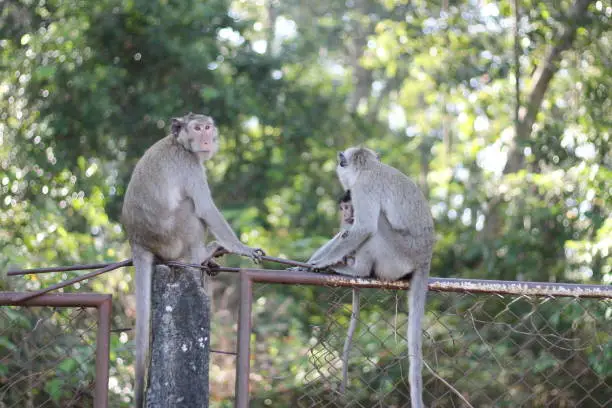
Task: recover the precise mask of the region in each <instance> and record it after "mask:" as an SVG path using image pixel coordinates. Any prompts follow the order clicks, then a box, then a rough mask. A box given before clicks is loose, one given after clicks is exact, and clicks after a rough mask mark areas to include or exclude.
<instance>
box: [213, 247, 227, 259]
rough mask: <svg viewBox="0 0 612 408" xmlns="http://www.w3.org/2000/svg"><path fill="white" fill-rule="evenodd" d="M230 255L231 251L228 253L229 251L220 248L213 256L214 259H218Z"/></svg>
mask: <svg viewBox="0 0 612 408" xmlns="http://www.w3.org/2000/svg"><path fill="white" fill-rule="evenodd" d="M229 253H230V251H228V250H227V249H225V248H223V247H219V248H217V250H216V251H215V253H214V254H213V258H218V257H220V256H223V255H227V254H229Z"/></svg>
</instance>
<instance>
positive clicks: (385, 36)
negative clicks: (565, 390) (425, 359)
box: [0, 0, 612, 406]
mask: <svg viewBox="0 0 612 408" xmlns="http://www.w3.org/2000/svg"><path fill="white" fill-rule="evenodd" d="M611 18H612V5H611V4H610V2H609V1H600V0H598V1H588V0H575V1H566V0H554V1H552V0H542V1H529V0H514V1H505V0H500V1H487V0H468V1H452V0H443V1H424V0H413V1H405V0H346V1H321V0H309V1H297V0H283V1H280V0H257V1H243V0H235V1H230V0H208V1H198V0H176V1H167V0H153V1H151V0H97V1H87V0H62V1H59V0H4V1H2V3H1V4H0V117H1V120H0V269H2V270H6V269H7V268H8V266H9V265H19V266H20V267H24V268H25V267H36V266H51V265H69V264H74V263H93V262H99V261H113V260H121V259H125V258H128V257H129V248H128V246H127V243H126V240H125V235H124V233H123V230H122V228H121V226H120V225H119V223H118V215H119V211H120V208H121V204H122V199H123V195H124V193H125V188H126V186H127V182H128V180H129V177H130V174H131V171H132V169H133V167H134V165H135V163H136V161H137V159H138V158H139V157H140V156H141V155H142V153H143V152H144V151H145V150H146V149H147V148H148V147H149V146H150V145H152V144H153V143H154V142H155V141H157V140H159V139H160V138H162V137H164V136H165V135H166V134H167V133H168V129H169V120H170V118H171V117H173V116H179V115H182V114H185V113H187V112H189V111H192V112H198V113H205V114H208V115H211V116H212V117H213V118H214V119H215V121H216V122H217V124H218V125H219V127H220V133H221V137H222V139H221V146H222V147H221V150H220V152H219V154H218V155H217V156H216V157H215V158H214V159H213V160H212V161H211V162H208V163H207V164H206V167H207V169H208V176H209V181H210V183H211V186H212V189H213V196H214V198H215V201H216V203H217V204H218V205H219V206H220V208H221V209H222V210H223V213H224V215H225V216H226V217H227V219H228V220H229V221H230V223H231V225H232V226H233V227H234V229H235V231H237V232H238V233H239V236H240V237H241V239H242V240H243V241H244V242H245V243H247V244H248V245H251V246H258V247H262V248H264V249H265V250H266V251H267V253H268V254H269V255H273V256H283V257H289V258H292V259H296V260H304V259H307V257H308V256H309V255H310V254H311V253H312V251H313V250H314V249H316V248H317V247H318V245H320V244H322V243H323V242H324V241H325V240H326V239H327V238H328V237H330V236H331V234H333V233H334V232H335V231H336V229H337V223H338V221H337V205H336V200H337V198H338V196H339V195H340V194H341V192H342V191H341V186H340V184H339V182H338V181H337V179H336V176H335V163H336V152H337V151H338V150H342V149H344V148H346V147H348V146H350V145H356V144H362V145H365V146H368V147H370V148H373V149H375V150H377V151H378V152H379V153H380V155H381V158H382V161H384V162H385V163H387V164H390V165H392V166H395V167H397V168H398V169H400V170H401V171H403V172H404V173H406V174H408V175H409V176H411V177H412V178H413V179H414V180H415V181H417V182H418V183H419V185H420V186H421V187H422V189H423V191H424V192H425V194H426V196H427V198H428V200H429V202H430V204H431V209H432V212H433V214H434V219H435V222H436V231H437V238H438V242H437V246H436V248H435V254H434V260H433V266H432V271H431V274H432V276H439V277H463V278H486V279H508V280H515V279H516V280H533V281H554V282H578V283H596V284H609V283H611V282H612V258H611V257H610V251H611V250H612V218H611V216H610V214H611V212H612V200H611V196H612V168H611V166H612V155H611V152H610V150H611V147H612V143H611V140H610V138H611V135H610V125H611V122H612V113H611V112H612V103H611V101H610V90H611V88H612V76H611V75H610V72H612V61H611V59H610V56H611V55H612V52H611V51H612V31H611ZM223 262H224V263H225V264H227V265H232V266H236V265H240V264H242V265H248V264H249V262H248V261H244V260H241V259H239V258H235V257H226V258H225V259H224V260H223ZM269 266H271V267H273V266H274V265H269ZM131 273H132V269H131V268H129V269H123V270H119V271H114V272H112V273H110V274H107V275H104V276H102V277H100V278H97V279H95V280H92V281H89V282H87V283H86V284H85V285H76V286H75V287H73V288H70V289H66V291H97V292H107V293H113V295H114V306H113V307H114V309H113V328H114V329H121V328H129V327H131V326H132V325H133V318H134V310H133V306H134V305H133V298H132V296H131V292H132V289H133V287H132V279H131ZM73 274H74V273H72V274H61V273H55V274H46V275H39V276H29V277H26V278H23V277H19V278H12V279H6V278H3V279H2V281H1V282H0V289H1V290H5V291H6V290H26V289H27V290H32V289H36V288H39V287H44V286H48V285H50V284H52V283H54V282H57V281H59V280H62V279H65V278H66V277H69V276H73ZM236 289H237V286H236V278H235V277H234V276H221V277H219V278H217V279H216V280H215V297H214V301H215V305H214V316H215V322H214V326H213V339H212V347H213V348H216V349H221V350H232V349H233V347H234V345H235V338H234V331H233V330H234V329H235V323H236V305H237V291H236ZM313 290H314V289H312V288H308V287H304V288H300V289H299V290H294V289H292V288H289V287H276V288H275V291H274V292H270V293H268V295H266V296H274V299H275V302H279V303H281V304H285V305H289V306H288V308H287V309H286V310H285V309H283V310H285V312H286V314H285V315H283V316H285V317H283V318H282V319H280V320H281V321H283V322H284V323H286V324H287V326H288V327H290V328H291V329H287V330H291V339H292V340H291V341H290V342H289V341H287V342H283V343H279V344H275V346H274V350H272V351H271V349H270V350H263V351H262V355H267V356H268V357H267V358H268V364H269V365H272V366H273V365H274V364H277V363H278V362H280V361H283V362H284V363H283V364H286V365H287V364H289V363H292V364H293V365H292V366H291V367H290V368H289V370H290V371H291V370H293V371H296V370H297V371H299V365H300V364H302V363H303V361H302V360H300V359H298V358H297V357H296V358H295V361H293V362H291V361H287V357H288V356H299V355H300V349H299V347H300V345H304V344H306V343H308V339H309V336H310V333H309V331H308V329H307V328H306V326H307V324H308V322H310V321H312V319H316V318H319V319H320V318H321V317H322V316H323V315H324V314H325V313H326V311H325V310H319V311H316V310H313V309H308V308H304V307H300V302H301V299H303V298H306V299H307V298H309V296H310V297H312V296H313V295H312V293H309V291H310V292H312V291H313ZM262 299H263V300H262ZM265 299H266V298H264V297H263V295H262V297H261V298H259V300H256V302H259V303H257V304H258V305H259V306H260V308H264V305H265ZM346 301H347V302H349V303H350V299H348V300H346ZM283 302H285V303H283ZM259 306H258V307H259ZM608 306H610V305H608ZM369 307H371V308H376V307H377V306H376V305H375V304H374V305H370V306H369ZM431 307H434V306H431ZM387 310H390V309H387ZM597 310H598V313H599V312H600V313H601V314H599V315H597V316H596V317H597V318H598V319H604V320H606V321H609V320H610V319H611V318H612V317H611V316H612V313H611V310H612V307H607V308H601V309H599V308H598V309H597ZM58 313H59V312H58ZM316 313H319V315H317V316H315V315H314V314H316ZM551 313H553V311H551ZM266 316H268V315H265V314H264V315H262V316H261V317H260V318H259V320H258V328H259V329H258V330H259V331H260V332H261V334H260V336H263V337H264V338H265V333H266V327H268V326H270V327H272V326H274V325H275V324H278V322H279V317H278V316H274V315H269V316H268V317H269V318H268V319H267V320H268V321H266ZM562 320H563V319H558V318H557V319H555V318H554V316H552V315H551V317H550V321H548V324H550V325H557V324H570V325H571V321H565V322H563V321H562ZM457 324H459V323H457ZM267 325H268V326H267ZM48 330H51V331H52V330H61V328H59V327H58V328H54V327H53V326H52V325H51V326H50V327H49V328H48ZM275 330H276V329H275ZM283 330H284V329H283ZM275 335H276V334H275ZM11 336H12V334H11V332H10V330H9V331H4V332H2V334H1V335H0V349H1V348H2V347H6V348H10V347H11V345H12V347H15V344H16V341H17V340H15V339H14V338H12V337H11ZM131 338H132V332H130V331H117V332H114V333H113V335H112V336H111V341H112V344H111V346H112V353H111V359H112V363H111V364H112V368H111V383H110V386H111V401H112V404H111V406H129V404H128V403H129V401H130V398H131V392H132V391H131V381H132V379H131V376H132V375H133V372H132V349H131ZM603 341H604V343H603V344H607V345H608V347H607V350H608V352H609V353H610V357H611V360H612V351H610V348H611V347H610V345H612V340H610V337H609V336H606V337H605V339H604V340H603ZM279 348H280V349H279ZM55 352H56V353H58V355H61V354H62V353H64V352H65V351H62V347H61V344H60V345H59V346H58V347H57V350H56V351H55ZM512 358H517V357H516V356H514V357H512ZM530 358H533V356H532V357H530ZM213 363H214V364H212V366H211V367H212V368H211V370H212V371H211V395H212V399H213V406H231V405H230V402H228V401H230V400H231V398H232V396H233V370H234V365H233V363H234V358H233V357H232V356H216V357H214V359H213ZM449 364H450V363H449ZM584 364H585V365H588V364H590V363H589V362H588V361H587V362H584ZM64 368H65V369H66V370H67V373H69V374H70V376H71V377H74V376H78V375H83V376H84V375H86V374H87V370H84V371H83V370H80V371H79V370H77V369H75V368H74V367H72V366H66V367H64ZM70 370H73V371H70ZM599 370H600V371H599V372H600V374H602V375H603V378H608V379H609V378H611V377H610V376H612V363H610V360H608V364H607V365H605V364H604V367H603V368H601V367H600V368H599ZM601 370H603V371H601ZM8 371H9V368H8V366H7V365H5V366H4V368H2V367H0V378H1V377H2V376H6V375H8ZM291 381H292V379H291V378H289V379H288V380H287V381H286V383H285V384H284V387H285V388H284V390H285V391H284V392H286V393H291V392H292V391H291V390H294V392H295V393H299V392H300V391H299V387H294V388H292V386H291ZM553 387H554V386H553ZM58 390H59V391H58ZM61 390H62V387H61V384H60V385H55V388H53V389H45V390H40V392H41V393H46V395H47V396H48V395H51V396H52V397H49V398H52V399H53V398H55V400H57V401H60V400H61V392H62V391H61ZM53 392H55V393H56V394H57V393H59V394H58V395H59V396H58V395H55V396H53ZM45 398H47V397H45ZM288 398H289V397H288ZM215 404H216V405H215ZM277 406H281V405H277ZM558 406H564V405H558ZM567 406H571V405H567ZM584 406H587V405H584Z"/></svg>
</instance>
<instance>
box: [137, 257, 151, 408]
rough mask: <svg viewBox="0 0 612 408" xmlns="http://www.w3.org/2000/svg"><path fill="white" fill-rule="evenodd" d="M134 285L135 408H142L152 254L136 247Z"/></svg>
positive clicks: (147, 349) (149, 320)
mask: <svg viewBox="0 0 612 408" xmlns="http://www.w3.org/2000/svg"><path fill="white" fill-rule="evenodd" d="M132 257H133V262H134V268H135V269H136V272H135V281H136V282H135V283H136V369H135V372H136V384H135V387H134V392H135V400H136V408H144V402H145V395H144V393H145V386H146V379H147V376H148V374H147V372H148V370H149V356H150V347H151V280H152V276H153V254H152V253H150V252H148V251H147V250H145V249H144V248H141V247H139V246H137V245H133V246H132Z"/></svg>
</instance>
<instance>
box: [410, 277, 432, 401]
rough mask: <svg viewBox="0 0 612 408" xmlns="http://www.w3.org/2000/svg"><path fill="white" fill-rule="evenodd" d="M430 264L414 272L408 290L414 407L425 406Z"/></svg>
mask: <svg viewBox="0 0 612 408" xmlns="http://www.w3.org/2000/svg"><path fill="white" fill-rule="evenodd" d="M428 277H429V265H424V266H423V267H421V268H418V269H416V270H415V271H414V273H413V274H412V278H411V280H410V289H409V292H408V308H409V310H408V361H409V363H410V368H409V373H408V380H409V381H410V401H411V405H412V408H423V407H424V405H423V376H422V371H423V333H422V324H423V322H422V320H423V315H424V313H425V302H426V300H427V288H428Z"/></svg>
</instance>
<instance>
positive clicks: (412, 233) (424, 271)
mask: <svg viewBox="0 0 612 408" xmlns="http://www.w3.org/2000/svg"><path fill="white" fill-rule="evenodd" d="M336 172H337V174H338V178H339V179H340V183H341V184H342V186H343V187H344V189H345V190H350V191H351V198H352V204H353V210H354V222H353V224H352V225H350V226H348V227H346V230H345V231H344V232H343V233H341V234H338V235H336V236H335V237H334V238H333V239H332V240H331V241H329V242H328V243H326V244H325V245H324V246H323V248H321V249H319V250H318V251H317V252H316V253H315V255H314V256H313V257H312V258H311V259H310V260H309V261H308V263H309V264H311V265H312V266H313V268H315V269H324V268H328V267H329V268H331V269H333V270H335V271H336V272H338V273H341V274H345V275H351V276H359V277H366V276H370V274H371V273H374V275H375V276H376V277H377V278H378V279H381V280H398V279H400V278H402V277H405V276H407V275H411V283H410V290H409V294H408V307H409V318H408V358H409V362H410V369H409V377H408V378H409V381H410V400H411V404H412V408H422V407H423V378H422V374H421V372H422V369H423V351H422V338H421V336H422V333H421V330H422V329H421V325H422V318H423V314H424V313H425V301H426V296H427V284H428V276H429V269H430V265H431V256H432V251H433V246H434V242H435V238H434V225H433V218H432V216H431V211H430V209H429V205H428V204H427V201H426V199H425V197H424V196H423V193H422V192H421V191H420V190H419V188H418V187H417V186H416V184H415V183H414V182H413V181H412V180H410V179H409V178H408V177H407V176H406V175H404V174H403V173H401V172H400V171H399V170H397V169H395V168H393V167H391V166H388V165H385V164H383V163H381V162H380V161H379V160H378V156H377V155H376V153H374V152H373V151H372V150H370V149H367V148H359V147H351V148H348V149H347V150H346V151H344V152H340V153H338V165H337V167H336ZM349 255H350V256H352V257H354V262H351V264H347V263H346V262H344V260H345V259H346V258H345V257H347V256H349Z"/></svg>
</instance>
